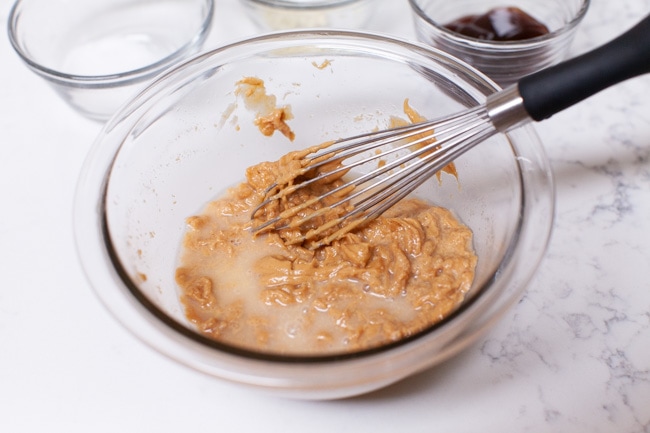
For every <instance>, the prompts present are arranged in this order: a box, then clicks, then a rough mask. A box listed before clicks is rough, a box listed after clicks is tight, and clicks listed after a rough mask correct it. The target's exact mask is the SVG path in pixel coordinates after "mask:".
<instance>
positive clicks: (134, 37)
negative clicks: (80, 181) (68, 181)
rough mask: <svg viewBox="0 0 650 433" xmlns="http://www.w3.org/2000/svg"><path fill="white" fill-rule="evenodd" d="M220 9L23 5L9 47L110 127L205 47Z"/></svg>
mask: <svg viewBox="0 0 650 433" xmlns="http://www.w3.org/2000/svg"><path fill="white" fill-rule="evenodd" d="M213 9H214V1H213V0H158V1H149V0H92V1H83V0H79V1H75V0H18V1H17V2H16V3H15V4H14V6H13V8H12V9H11V12H10V15H9V22H8V30H9V40H10V41H11V44H12V45H13V48H14V49H15V50H16V52H17V53H18V55H19V56H20V57H21V59H22V60H23V61H24V62H25V64H27V66H28V67H29V68H30V69H31V70H32V71H34V72H35V73H36V74H38V75H40V76H41V77H43V78H44V79H45V80H47V81H48V82H49V83H50V84H51V85H52V86H53V87H54V89H55V90H56V91H57V92H58V93H59V95H60V96H61V97H62V98H63V99H64V100H65V101H66V102H68V103H69V104H70V105H71V106H72V107H73V108H75V109H76V110H77V111H79V112H80V113H81V114H83V115H85V116H87V117H89V118H91V119H96V120H106V119H108V118H109V117H110V116H111V115H112V114H114V113H115V111H116V110H117V108H118V107H119V106H120V105H121V104H122V103H124V102H126V100H127V99H128V98H129V97H130V96H132V94H133V93H135V91H136V90H138V89H140V88H141V87H143V86H144V84H145V83H146V81H148V80H150V79H152V78H153V77H154V76H156V75H158V74H159V73H160V72H162V71H163V70H165V69H166V68H168V67H169V66H170V65H172V64H174V63H176V62H178V61H179V60H181V59H183V58H185V57H187V56H189V55H191V54H194V53H196V52H197V51H198V50H199V49H200V48H201V47H202V45H203V42H204V41H205V38H206V37H207V34H208V32H209V29H210V24H211V22H212V15H213Z"/></svg>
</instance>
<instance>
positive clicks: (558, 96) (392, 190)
mask: <svg viewBox="0 0 650 433" xmlns="http://www.w3.org/2000/svg"><path fill="white" fill-rule="evenodd" d="M647 72H650V16H647V17H646V18H644V19H643V20H642V21H641V22H639V23H638V24H637V25H636V26H634V27H633V28H631V29H630V30H628V31H627V32H626V33H624V34H623V35H621V36H619V37H618V38H616V39H614V40H612V41H611V42H609V43H607V44H605V45H603V46H601V47H599V48H597V49H595V50H593V51H590V52H588V53H586V54H583V55H581V56H579V57H576V58H574V59H571V60H568V61H565V62H563V63H560V64H558V65H556V66H553V67H550V68H547V69H545V70H542V71H540V72H537V73H534V74H532V75H529V76H527V77H524V78H522V79H521V80H520V81H519V82H518V83H516V84H514V85H512V86H510V87H507V88H505V89H504V90H501V91H499V92H497V93H494V94H491V95H489V96H488V97H487V99H486V101H485V103H484V104H482V105H479V106H477V107H474V108H471V109H468V110H465V111H463V112H460V113H457V114H453V115H450V116H447V117H444V118H439V119H435V120H431V121H425V122H421V123H415V124H412V125H408V126H403V127H398V128H392V129H386V130H382V131H377V132H371V133H368V134H362V135H357V136H354V137H350V138H345V139H340V140H337V141H334V142H332V143H330V144H328V145H323V146H317V147H314V148H312V149H310V150H307V151H306V152H304V153H305V155H304V158H303V159H302V160H301V161H300V162H301V166H302V168H301V169H300V170H297V171H296V173H295V176H292V177H291V179H288V180H287V181H286V182H285V183H283V184H276V185H273V186H272V187H270V188H269V189H268V190H267V193H266V197H265V200H264V201H263V202H262V203H261V204H260V205H259V206H258V207H257V208H255V209H254V210H253V212H252V216H251V218H252V219H253V227H252V231H253V232H264V231H269V230H278V231H281V230H284V229H292V228H300V227H305V226H308V227H309V228H308V229H306V230H302V231H301V232H300V235H298V236H292V238H291V239H290V243H303V242H305V241H307V243H308V246H309V247H310V248H315V247H318V246H321V245H327V244H329V243H331V242H332V241H333V240H335V239H337V238H339V237H341V236H343V235H344V234H346V233H348V232H350V231H351V230H353V229H354V228H355V227H358V226H360V225H361V224H364V223H366V222H368V221H370V220H372V219H373V218H376V217H377V216H379V215H381V214H382V213H384V212H385V211H386V210H387V209H389V208H390V207H391V206H393V205H394V204H396V203H397V202H399V201H400V200H401V199H403V198H404V197H406V196H407V195H409V194H410V193H411V192H413V191H414V190H415V189H416V188H417V187H418V186H420V185H421V184H422V183H423V182H425V181H426V180H428V179H429V178H431V176H433V175H434V174H436V173H438V172H439V171H440V170H442V169H443V168H445V167H449V166H450V164H451V163H452V162H453V161H454V160H455V159H456V158H458V157H459V156H460V155H462V154H464V153H465V152H467V151H468V150H470V149H471V148H472V147H474V146H476V145H477V144H479V143H481V142H483V141H485V140H486V139H488V138H489V137H491V136H493V135H495V134H497V133H501V132H507V131H509V130H511V129H514V128H516V127H518V126H521V125H523V124H525V123H528V122H530V121H541V120H544V119H547V118H549V117H551V116H552V115H553V114H556V113H558V112H560V111H562V110H564V109H565V108H568V107H570V106H572V105H574V104H576V103H578V102H580V101H582V100H584V99H586V98H588V97H589V96H592V95H594V94H596V93H598V92H600V91H601V90H603V89H606V88H608V87H610V86H612V85H614V84H618V83H620V82H622V81H624V80H627V79H629V78H633V77H635V76H638V75H641V74H644V73H647ZM373 149H374V150H375V152H369V151H372V150H373ZM378 149H381V152H380V151H378ZM391 153H392V154H395V155H398V156H396V159H395V160H393V161H392V162H390V163H385V164H382V163H379V162H378V161H380V158H381V159H382V160H383V161H385V159H383V158H385V157H386V156H387V155H389V154H391ZM367 154H370V156H365V157H364V156H361V157H359V155H367ZM354 157H357V158H354ZM344 162H346V163H344ZM368 163H373V164H374V165H373V166H374V167H375V168H374V169H372V170H370V171H367V172H365V173H364V174H362V175H360V176H357V177H356V178H354V179H351V180H349V181H348V182H341V183H340V184H338V185H337V186H336V187H334V188H333V189H331V190H329V191H328V192H326V193H324V194H322V195H319V196H317V197H315V198H312V199H309V200H306V201H304V202H302V203H300V204H296V205H290V206H288V207H287V208H284V209H281V210H280V211H279V212H277V213H276V214H274V215H273V216H272V217H270V218H268V219H267V220H265V221H264V220H262V222H260V223H257V221H258V219H259V218H258V217H259V214H260V211H261V210H262V209H264V208H266V207H267V206H269V205H272V204H273V203H279V202H282V201H283V200H285V201H286V198H287V197H289V196H291V195H292V194H296V193H297V192H299V191H300V190H302V189H305V188H307V187H309V186H310V185H312V186H313V185H314V184H317V183H318V182H323V181H327V180H329V179H339V178H341V177H342V176H343V175H344V174H346V173H348V172H349V171H350V170H352V169H354V168H355V167H361V166H364V165H366V164H368ZM325 202H327V203H326V204H324V205H322V206H320V207H319V206H318V204H319V203H321V204H322V203H325ZM331 215H334V216H331ZM256 218H257V219H256ZM316 218H320V219H321V221H319V223H318V224H313V221H315V219H316ZM324 218H325V219H326V221H324V222H323V221H322V220H323V219H324ZM310 222H312V224H309V223H310ZM256 223H257V225H255V224H256Z"/></svg>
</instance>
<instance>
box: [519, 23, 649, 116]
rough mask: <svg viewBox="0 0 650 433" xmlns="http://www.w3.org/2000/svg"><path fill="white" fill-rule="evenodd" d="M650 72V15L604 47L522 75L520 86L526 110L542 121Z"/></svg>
mask: <svg viewBox="0 0 650 433" xmlns="http://www.w3.org/2000/svg"><path fill="white" fill-rule="evenodd" d="M648 72H650V16H647V17H645V18H644V19H643V20H641V21H640V22H639V23H638V24H637V25H635V26H634V27H632V28H631V29H630V30H628V31H627V32H626V33H623V34H622V35H621V36H619V37H617V38H616V39H614V40H612V41H610V42H609V43H607V44H605V45H603V46H601V47H600V48H597V49H595V50H592V51H589V52H587V53H585V54H582V55H581V56H578V57H575V58H573V59H570V60H567V61H565V62H563V63H560V64H558V65H555V66H551V67H549V68H546V69H544V70H542V71H539V72H536V73H534V74H531V75H529V76H527V77H524V78H522V79H521V80H519V83H518V87H519V92H520V94H521V96H522V97H523V100H524V101H523V102H524V105H525V107H526V111H528V113H529V114H530V116H531V118H532V119H534V120H537V121H539V120H544V119H547V118H549V117H551V116H552V115H553V114H556V113H558V112H560V111H562V110H564V109H565V108H568V107H570V106H572V105H574V104H576V103H578V102H580V101H582V100H584V99H586V98H588V97H590V96H592V95H594V94H596V93H598V92H600V91H601V90H603V89H606V88H608V87H610V86H612V85H614V84H618V83H620V82H622V81H624V80H627V79H629V78H633V77H635V76H638V75H641V74H645V73H648Z"/></svg>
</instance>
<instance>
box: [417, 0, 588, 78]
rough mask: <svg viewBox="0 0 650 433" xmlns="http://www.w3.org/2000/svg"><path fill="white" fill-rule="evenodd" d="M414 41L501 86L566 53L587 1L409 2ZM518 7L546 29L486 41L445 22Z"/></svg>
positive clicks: (427, 0)
mask: <svg viewBox="0 0 650 433" xmlns="http://www.w3.org/2000/svg"><path fill="white" fill-rule="evenodd" d="M409 3H410V4H411V8H412V11H413V18H414V23H415V31H416V35H417V38H418V40H420V41H422V42H424V43H427V44H430V45H433V46H435V47H437V48H440V49H441V50H443V51H446V52H448V53H450V54H452V55H454V56H456V57H458V58H460V59H461V60H464V61H466V62H467V63H469V64H471V65H472V66H474V67H475V68H477V69H478V70H480V71H481V72H483V73H485V74H486V75H487V76H489V77H490V78H492V79H493V80H494V81H496V82H497V83H498V84H499V85H501V86H503V87H505V86H507V85H509V84H512V83H514V82H516V81H517V80H519V79H520V78H522V77H524V76H526V75H529V74H531V73H533V72H536V71H538V70H541V69H544V68H546V67H548V66H551V65H554V64H556V63H559V62H560V61H562V60H563V59H565V58H566V57H567V55H568V52H569V48H570V45H571V42H572V41H573V38H574V36H575V32H576V29H577V27H578V24H579V23H580V22H581V21H582V19H583V18H584V16H585V14H586V13H587V9H588V8H589V0H545V1H539V0H505V1H504V0H454V1H447V0H409ZM507 6H512V7H517V8H519V9H520V10H522V11H524V12H525V13H527V14H528V15H530V16H532V17H533V18H535V19H536V20H537V21H539V22H541V23H542V24H545V25H546V27H547V28H548V30H549V33H547V34H545V35H543V36H538V37H534V38H530V39H524V40H519V41H491V40H481V39H477V38H472V37H468V36H464V35H462V34H459V33H456V32H453V31H450V30H448V29H446V28H445V27H444V26H445V25H447V24H448V23H450V22H452V21H455V20H457V19H459V18H461V17H465V16H468V15H482V14H485V13H486V12H488V11H489V10H491V9H493V8H496V7H507Z"/></svg>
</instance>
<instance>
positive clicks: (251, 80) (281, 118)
mask: <svg viewBox="0 0 650 433" xmlns="http://www.w3.org/2000/svg"><path fill="white" fill-rule="evenodd" d="M235 94H236V95H238V96H242V97H243V99H244V102H245V104H246V107H247V108H249V109H252V110H254V111H256V118H255V125H256V126H257V127H258V128H259V130H260V132H262V134H264V135H266V136H271V135H273V133H274V132H275V131H279V132H280V133H282V135H284V136H285V137H287V138H288V139H289V140H291V141H293V139H294V138H295V137H296V135H295V134H294V132H293V131H292V130H291V127H290V126H289V125H288V124H287V120H290V119H292V118H293V115H292V114H291V107H289V106H288V105H287V106H283V107H278V106H277V98H276V97H275V96H274V95H269V94H267V93H266V86H265V85H264V81H263V80H261V79H259V78H257V77H245V78H242V79H241V80H239V81H238V82H237V88H236V89H235Z"/></svg>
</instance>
